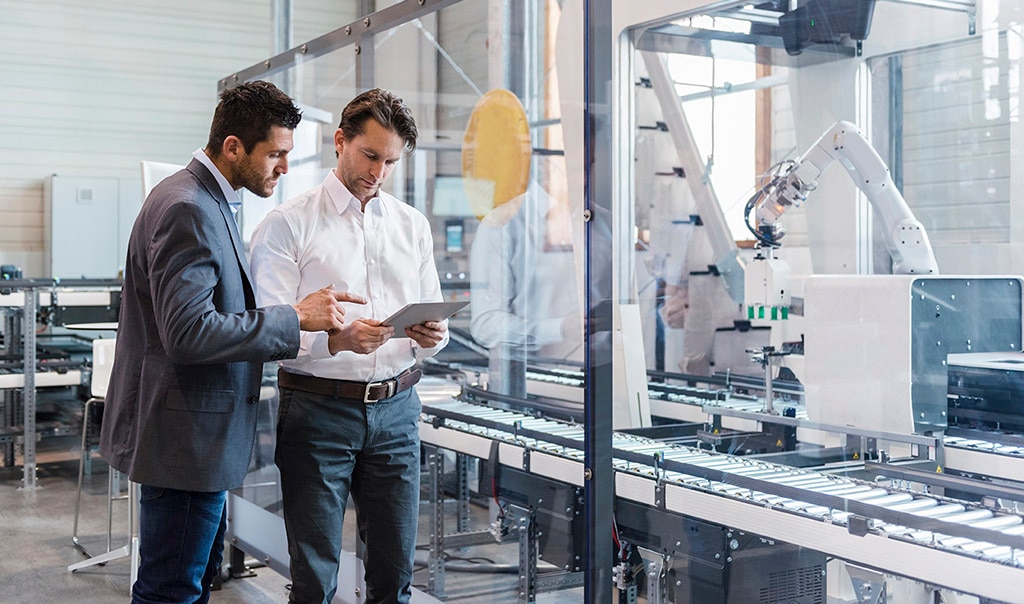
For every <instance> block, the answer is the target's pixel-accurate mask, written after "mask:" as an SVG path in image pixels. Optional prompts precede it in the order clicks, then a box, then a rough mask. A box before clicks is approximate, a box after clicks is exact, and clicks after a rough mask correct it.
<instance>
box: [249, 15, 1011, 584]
mask: <svg viewBox="0 0 1024 604" xmlns="http://www.w3.org/2000/svg"><path fill="white" fill-rule="evenodd" d="M429 4H430V3H429V2H401V3H396V4H393V5H390V6H389V7H387V8H385V9H384V10H382V11H380V12H379V13H377V14H375V15H372V16H370V17H369V18H367V19H365V20H360V21H358V22H355V23H353V24H352V25H351V26H350V27H351V31H350V32H346V30H345V28H342V30H339V32H340V33H339V32H335V35H336V36H337V37H336V38H333V39H334V42H333V46H332V49H331V50H330V51H324V52H322V50H323V40H321V39H317V40H313V41H311V42H310V46H309V47H308V49H309V51H310V52H311V53H312V54H314V55H316V56H317V57H319V58H316V59H311V60H308V61H301V62H300V63H299V64H296V65H294V66H292V67H289V68H288V69H286V70H284V71H283V72H277V71H275V72H274V77H278V78H282V80H281V81H282V83H283V84H287V85H289V86H290V91H291V93H292V94H293V95H295V96H296V98H297V100H299V101H300V102H301V103H303V105H304V106H305V107H308V108H310V109H309V111H308V112H307V117H310V116H315V115H320V114H321V112H322V114H325V115H329V116H331V118H330V119H328V118H325V119H323V120H321V121H320V122H319V123H318V125H317V127H316V132H315V133H313V134H312V135H311V140H312V141H313V146H312V147H310V148H311V149H313V152H312V153H310V154H308V155H303V156H302V157H303V159H297V161H296V162H295V163H294V164H293V168H292V172H291V173H290V174H289V175H288V177H287V179H286V182H287V181H289V180H290V181H291V182H289V183H288V184H287V185H286V187H287V189H286V191H287V193H286V195H294V194H296V193H298V192H300V191H303V190H306V189H308V188H310V187H312V186H315V185H316V184H318V183H319V182H320V181H321V180H322V179H323V178H324V177H325V176H326V175H327V173H328V171H329V170H330V169H331V168H332V167H334V166H335V165H336V163H337V161H336V159H335V158H334V155H333V153H332V151H333V145H332V136H333V131H334V128H335V127H336V124H337V118H338V114H339V112H340V110H341V108H342V107H343V106H344V104H345V103H346V102H347V101H348V99H349V98H351V97H352V96H353V95H354V94H356V93H357V92H359V91H362V90H365V89H368V88H371V87H375V86H379V87H383V88H387V89H389V90H391V91H393V92H395V93H396V94H397V95H398V96H400V97H402V98H403V99H405V100H406V102H407V103H408V104H409V105H410V107H411V108H412V110H413V114H414V116H415V118H416V121H417V124H418V129H419V136H418V141H417V146H416V150H415V151H414V152H412V153H411V154H409V155H407V156H405V157H403V158H402V159H401V160H400V161H399V162H398V164H397V166H396V168H395V170H394V172H393V173H392V175H391V177H390V179H389V180H388V181H387V182H385V184H384V190H386V191H387V192H389V193H392V194H394V195H395V196H396V197H397V198H398V199H400V200H401V201H403V202H405V203H407V204H409V205H411V206H413V207H414V208H416V209H417V210H418V211H419V212H421V213H422V214H423V215H424V216H425V217H426V218H427V220H428V221H429V223H430V228H431V234H432V238H433V256H434V262H435V266H436V269H437V272H438V276H439V280H440V282H441V289H442V294H443V297H444V298H445V299H446V300H463V301H468V302H469V305H468V306H467V308H466V309H465V310H463V311H461V312H459V313H458V314H457V315H455V316H454V317H453V318H452V319H451V320H450V322H449V332H450V336H451V341H450V343H449V344H448V346H447V347H446V348H445V350H444V351H442V352H441V353H439V354H438V355H436V356H434V357H432V358H430V359H425V360H422V362H421V365H420V366H421V368H422V370H423V371H424V374H425V376H426V377H425V378H424V379H423V381H422V382H421V383H420V384H419V385H418V386H417V390H418V392H419V393H420V398H421V400H422V403H423V413H422V415H421V416H420V423H419V434H420V437H421V440H422V445H423V463H422V473H421V487H422V488H421V491H422V507H421V509H422V512H423V513H422V514H421V517H420V526H419V532H420V539H419V545H420V547H421V552H420V560H419V562H420V563H421V564H420V566H418V568H417V571H416V575H415V577H416V579H415V583H416V588H417V589H418V590H420V591H421V592H423V593H422V594H417V595H418V596H422V597H424V598H428V597H431V598H434V599H437V600H443V599H446V598H448V599H457V598H459V597H461V596H466V595H467V594H471V593H472V594H479V593H480V592H481V590H486V591H487V595H486V596H485V597H488V598H489V599H492V600H494V601H496V602H505V601H507V602H512V601H523V600H526V601H532V600H533V599H534V598H536V599H537V601H544V600H545V599H548V601H559V602H561V601H580V602H582V601H588V602H589V601H604V600H607V599H608V598H603V597H596V596H595V597H588V595H587V593H586V592H585V591H584V589H585V588H584V587H582V586H584V585H585V586H586V589H591V590H594V591H593V592H592V593H594V594H597V593H604V592H601V590H602V589H611V587H610V586H612V585H614V588H615V589H616V590H618V591H619V594H618V595H621V598H622V600H623V601H635V600H636V599H638V598H644V599H646V601H648V602H676V603H697V602H699V603H701V604H705V603H722V604H727V603H733V602H755V601H758V602H760V601H772V602H775V601H801V602H802V601H808V602H823V601H833V600H834V601H853V600H855V599H857V600H877V601H881V600H882V599H885V598H887V597H889V595H891V594H893V593H894V592H895V591H897V590H899V593H900V594H901V597H902V596H905V599H906V601H907V602H925V601H929V602H930V601H934V600H937V599H950V600H952V599H953V598H959V597H962V595H963V594H971V595H972V596H973V597H975V598H977V599H978V601H1016V599H1017V598H1018V597H1019V596H1018V594H1016V592H1015V591H1014V586H1016V585H1020V584H1021V582H1022V580H1024V577H1022V575H1021V568H1022V567H1024V564H1022V563H1024V558H1022V557H1021V553H1020V552H1024V536H1022V533H1021V532H1020V526H1021V525H1022V524H1021V518H1022V516H1021V514H1020V513H1019V511H1020V509H1021V506H1024V503H1022V502H1024V491H1022V490H1021V489H1020V487H1019V482H1016V481H1017V480H1018V479H1019V476H1020V475H1021V473H1022V472H1024V469H1022V468H1021V467H1020V466H1019V464H1016V462H1015V461H1014V460H1015V459H1016V457H1019V455H1020V449H1019V445H1020V438H1021V432H1022V431H1024V419H1022V417H1024V413H1021V412H1020V410H1019V405H1017V403H1015V402H1014V401H1015V400H1016V398H1017V397H1016V396H1015V395H1013V396H1007V395H1006V392H1007V389H1009V391H1012V392H1016V391H1017V390H1016V389H1019V388H1020V386H1019V384H1020V383H1021V380H1020V379H1018V377H1017V375H1018V372H1019V369H1018V368H1019V367H1021V366H1024V359H1020V358H1018V357H1019V356H1020V354H1021V344H1022V341H1021V332H1022V329H1021V323H1022V321H1021V317H1022V300H1024V295H1022V292H1024V281H1022V279H1021V278H1020V277H1018V276H1015V275H1016V274H1018V273H1020V272H1021V271H1020V269H1019V267H1018V263H1019V260H1018V259H1017V258H1016V254H1014V253H1013V250H1014V249H1016V244H1017V243H1018V241H1017V239H1018V235H1019V233H1020V232H1021V229H1020V225H1019V224H1018V222H1019V215H1020V214H1021V213H1020V212H1018V211H1016V210H1015V208H1016V207H1017V199H1016V198H1017V197H1019V195H1018V194H1017V193H1019V191H1018V189H1019V188H1020V187H1019V185H1020V183H1019V177H1018V176H1017V175H1016V174H1015V173H1013V172H1012V171H1011V170H1010V166H1012V165H1013V164H1014V162H1015V161H1016V160H1017V159H1019V156H1018V155H1017V153H1018V151H1017V147H1019V145H1016V144H1014V142H1015V141H1016V140H1017V137H1018V134H1019V132H1018V130H1019V128H1020V125H1019V124H1020V120H1019V119H1018V117H1019V116H1018V113H1019V85H1018V80H1019V78H1020V75H1019V73H1020V68H1021V65H1020V34H1021V25H1020V19H1019V17H1018V16H1017V12H1016V11H1015V7H1014V6H1013V3H1012V2H985V3H980V5H976V3H974V2H972V1H970V0H963V1H961V0H943V1H942V2H925V1H923V0H922V1H906V2H885V3H882V2H879V3H875V2H868V1H858V2H845V1H840V0H833V1H828V2H827V1H826V0H808V1H806V2H797V3H779V2H770V3H762V4H760V5H757V6H748V5H745V4H744V3H742V2H715V3H710V2H709V3H707V4H708V6H707V7H704V8H701V6H700V2H697V1H690V2H686V1H683V2H677V3H666V4H672V6H669V7H667V8H665V10H666V11H667V12H666V13H665V14H661V13H658V12H657V6H659V4H658V3H657V2H649V3H642V4H636V5H635V6H632V5H631V8H630V10H629V11H626V12H623V11H621V10H619V12H616V11H615V10H613V8H612V7H613V6H615V5H620V6H624V4H622V3H614V2H611V1H610V0H594V1H591V2H581V1H577V0H564V1H556V0H522V1H517V2H493V1H488V0H462V1H441V2H438V3H437V5H436V6H437V7H438V8H436V10H435V9H434V8H431V7H429V6H427V5H429ZM876 4H877V6H876ZM584 8H586V9H587V10H586V11H584ZM634 9H635V14H626V13H632V12H634ZM668 11H672V12H675V11H686V12H684V13H682V14H669V12H668ZM634 22H635V23H641V24H643V25H642V27H641V28H640V29H636V30H635V31H633V30H631V29H630V28H631V27H632V26H631V25H630V23H634ZM908 24H913V25H914V26H913V27H910V26H909V25H908ZM567 32H568V33H567ZM609 32H610V34H611V35H610V36H608V35H606V34H608V33H609ZM623 33H625V34H628V35H621V36H620V34H623ZM623 45H624V46H623ZM357 47H358V50H357ZM302 48H303V50H299V51H298V53H299V54H298V55H295V56H301V55H302V54H303V53H305V52H306V50H305V47H302ZM280 58H281V57H276V58H274V60H273V61H271V65H276V64H275V63H274V61H276V60H278V59H280ZM285 58H286V59H288V57H285ZM289 60H291V59H289ZM555 66H557V67H558V74H559V75H557V76H556V75H555V73H556V72H555ZM246 73H249V74H250V75H251V76H254V77H255V76H258V75H259V70H258V69H256V70H255V71H253V72H246ZM310 121H311V122H312V121H313V120H310ZM303 138H304V137H303ZM277 201H278V202H280V201H281V200H280V199H279V200H277ZM267 209H269V208H267ZM246 212H247V216H246V219H247V220H250V219H252V218H253V216H254V215H257V216H258V215H259V214H258V213H257V211H256V210H253V211H251V212H250V211H249V208H248V207H247V208H246ZM272 374H273V368H270V369H268V380H267V386H268V390H267V393H268V398H270V397H271V396H272V394H273V392H274V390H273V389H272V386H273V379H272ZM994 384H995V385H994ZM1004 386H1005V388H1004ZM273 415H274V407H273V405H270V406H268V408H267V419H266V421H265V426H264V428H266V430H263V431H261V436H260V446H259V448H258V451H257V453H258V455H257V460H256V462H255V463H254V470H253V472H252V474H251V476H250V480H249V481H247V487H246V488H245V489H243V490H242V491H240V492H239V494H238V496H237V499H238V500H239V501H236V503H235V505H236V508H235V512H234V513H233V518H234V520H233V523H234V524H233V527H232V531H233V534H234V535H235V536H236V538H238V542H239V544H240V545H241V546H243V548H246V549H247V551H250V552H259V553H261V554H265V556H266V557H267V558H269V559H270V562H271V565H272V566H274V565H278V566H281V564H282V560H286V558H287V555H286V554H282V553H279V552H276V551H274V552H272V550H273V548H274V547H278V548H279V547H280V546H281V545H282V543H283V528H282V527H281V526H280V521H279V517H278V516H277V515H276V514H277V513H278V511H279V507H280V504H279V501H280V489H279V487H278V486H277V484H276V480H277V478H276V476H275V474H274V473H275V472H276V470H274V469H273V466H272V465H270V464H269V459H270V455H271V452H272V448H273V436H272V434H273V430H272V424H273V421H274V420H273ZM979 456H980V457H979ZM609 466H610V467H609ZM979 474H980V475H983V476H984V478H985V480H981V481H979V480H974V479H973V477H974V476H976V475H979ZM600 490H603V492H598V491H600ZM939 493H942V495H938V494H939ZM612 499H613V501H612ZM610 502H612V503H613V505H611V507H612V509H611V510H610V511H609V510H608V509H607V505H608V504H609V503H610ZM247 506H251V507H247ZM254 508H256V509H259V510H260V511H261V513H262V514H264V516H260V518H261V520H260V522H262V523H263V524H262V525H261V526H263V527H264V528H265V527H266V526H270V525H273V526H275V527H276V529H274V530H276V531H277V532H276V533H275V532H273V531H271V532H270V533H268V532H267V531H266V530H263V531H262V532H260V531H259V530H255V531H254V530H253V528H252V526H255V525H252V526H245V525H243V521H246V522H248V521H250V520H251V518H252V516H251V515H247V514H248V513H249V512H251V511H252V510H253V509H254ZM256 516H259V515H256ZM267 517H269V518H274V519H277V520H276V524H274V522H272V521H269V520H267ZM258 524H259V523H256V525H258ZM349 524H351V522H350V523H349ZM268 534H269V535H271V538H269V541H268V540H267V539H264V540H262V541H261V540H260V539H257V538H256V535H263V536H265V535H268ZM880 537H885V538H880ZM605 539H607V540H610V541H612V542H613V543H614V545H613V546H611V545H610V546H609V547H607V548H603V546H602V541H603V540H605ZM344 548H345V550H346V551H347V552H354V551H358V549H359V546H358V544H357V543H356V540H355V536H354V534H352V531H348V532H347V533H346V539H345V542H344ZM602 548H603V549H602ZM596 550H601V552H605V553H604V554H601V553H600V552H598V553H595V551H596ZM445 551H447V552H448V553H447V554H445ZM455 551H458V552H459V553H458V554H453V552H455ZM267 552H272V553H269V554H268V553H267ZM609 552H613V555H612V556H611V557H612V560H611V562H610V563H609V562H607V561H606V560H605V559H604V558H603V556H604V555H607V554H608V553H609ZM908 554H910V555H908ZM455 555H457V556H458V557H464V558H465V560H461V561H459V562H463V563H468V564H470V565H472V566H470V567H468V568H467V567H465V566H463V567H461V568H460V565H459V564H454V563H453V562H454V556H455ZM261 557H264V556H261ZM484 558H486V561H485V562H486V564H483V565H481V564H480V562H481V561H483V559H484ZM346 560H348V558H346ZM968 562H969V563H970V564H972V565H975V566H974V567H972V569H971V572H953V571H951V570H950V569H959V568H962V566H963V565H964V564H967V563H968ZM346 564H348V563H347V562H346ZM360 568H361V567H359V566H358V565H356V564H354V563H353V564H352V565H348V566H346V565H345V564H343V570H342V575H343V576H342V578H341V583H340V585H343V586H346V587H345V588H346V589H349V587H350V586H351V585H352V584H353V583H355V584H356V585H358V582H359V578H360V577H361V572H362V571H361V570H360ZM346 569H347V570H346ZM463 571H471V572H463ZM505 571H510V572H505ZM346 572H347V573H348V574H347V575H346V574H345V573H346ZM481 573H484V574H481ZM488 573H490V574H488ZM481 577H485V578H484V579H481ZM907 579H910V581H908V580H907ZM481 585H483V586H485V587H481ZM595 586H596V587H595ZM908 586H910V587H908ZM346 593H347V595H342V592H341V591H339V597H340V598H342V601H346V602H347V601H355V599H354V597H350V596H352V593H351V591H349V592H346ZM467 597H468V596H467ZM631 598H632V599H631ZM423 601H430V600H423ZM972 601H973V600H972Z"/></svg>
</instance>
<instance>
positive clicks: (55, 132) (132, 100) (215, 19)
mask: <svg viewBox="0 0 1024 604" xmlns="http://www.w3.org/2000/svg"><path fill="white" fill-rule="evenodd" d="M357 7H358V3H356V2H334V1H333V0H303V1H301V2H298V1H297V2H295V4H294V18H293V28H294V40H295V42H296V43H300V42H301V41H304V40H306V39H309V38H312V37H315V36H317V35H320V34H323V33H326V32H327V31H330V30H331V29H334V28H336V27H340V26H342V25H344V24H346V23H350V22H351V21H353V20H355V18H356V17H357V15H356V14H355V11H356V9H357ZM0 14H2V15H3V17H2V18H0V58H2V60H0V132H3V137H2V138H0V263H2V264H15V265H18V266H21V267H22V269H23V270H24V273H25V276H26V277H31V276H38V275H40V274H42V270H43V266H42V265H43V241H44V234H43V229H44V224H43V203H44V200H43V182H44V180H45V178H46V176H48V175H50V174H60V175H62V176H88V177H115V178H138V174H139V161H140V160H142V159H149V160H156V161H165V162H171V163H179V164H180V163H184V162H186V161H187V159H188V157H189V155H190V154H191V152H192V151H194V150H195V149H196V148H198V147H200V146H202V145H203V144H205V142H206V136H207V133H208V130H209V125H210V118H211V117H212V115H213V108H214V106H215V105H216V101H217V80H218V79H220V78H222V77H224V76H226V75H228V74H230V73H233V72H234V71H237V70H240V69H243V68H246V67H249V66H251V65H253V64H255V63H257V62H259V61H262V60H263V59H265V58H267V57H268V56H270V55H271V54H272V45H273V36H272V29H271V1H270V0H265V1H263V2H251V1H250V2H245V1H242V0H219V1H217V2H209V1H204V0H177V1H176V2H166V1H165V0H104V1H103V2H96V1H94V0H47V1H46V2H40V1H39V0H0ZM337 110H340V107H339V108H337Z"/></svg>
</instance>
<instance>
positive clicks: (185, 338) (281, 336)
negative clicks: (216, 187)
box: [147, 200, 299, 364]
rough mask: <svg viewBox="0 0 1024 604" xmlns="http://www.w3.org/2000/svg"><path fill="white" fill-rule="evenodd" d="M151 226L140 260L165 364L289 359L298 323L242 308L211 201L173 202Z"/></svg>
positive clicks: (234, 264) (282, 313)
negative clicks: (145, 260)
mask: <svg viewBox="0 0 1024 604" xmlns="http://www.w3.org/2000/svg"><path fill="white" fill-rule="evenodd" d="M156 220H157V224H156V225H154V226H155V228H154V230H153V231H152V238H151V240H150V242H149V246H148V254H147V255H148V256H149V262H150V283H149V288H150V294H151V299H152V301H153V305H154V308H153V313H154V315H155V318H156V322H157V329H158V332H159V334H160V339H161V344H162V345H163V348H164V350H165V351H166V354H167V356H168V358H169V359H170V360H171V361H172V362H174V363H187V364H214V363H230V362H238V361H255V362H260V361H272V360H280V359H284V358H293V357H294V356H295V354H296V353H297V351H298V347H299V320H298V316H297V315H296V313H295V309H294V308H292V307H291V306H290V305H276V306H269V307H266V308H255V309H251V308H246V302H245V287H246V285H245V280H246V278H245V275H244V273H243V271H242V270H241V267H240V266H239V263H238V260H237V258H236V255H235V253H234V249H233V248H232V247H231V246H232V244H231V240H230V234H229V232H228V231H227V228H228V227H227V225H226V222H225V219H224V217H223V216H222V215H221V214H220V208H219V207H218V205H217V203H215V202H212V200H211V203H201V202H197V201H195V200H190V201H187V202H181V203H175V204H172V205H170V206H169V207H168V209H167V211H165V212H163V213H162V214H161V215H160V216H158V217H156Z"/></svg>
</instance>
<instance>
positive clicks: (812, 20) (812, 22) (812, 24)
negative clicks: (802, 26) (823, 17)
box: [811, 19, 814, 27]
mask: <svg viewBox="0 0 1024 604" xmlns="http://www.w3.org/2000/svg"><path fill="white" fill-rule="evenodd" d="M811 27H814V19H811Z"/></svg>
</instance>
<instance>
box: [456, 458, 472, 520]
mask: <svg viewBox="0 0 1024 604" xmlns="http://www.w3.org/2000/svg"><path fill="white" fill-rule="evenodd" d="M455 480H456V497H457V499H456V502H455V505H456V506H457V512H456V513H457V523H458V525H457V527H456V529H455V530H456V531H457V532H459V533H465V532H468V531H469V456H468V455H466V454H464V453H456V454H455Z"/></svg>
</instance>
